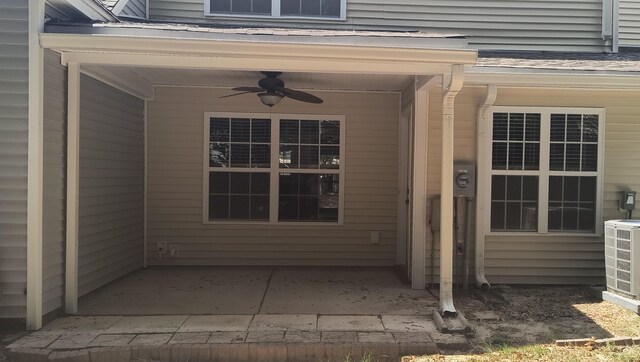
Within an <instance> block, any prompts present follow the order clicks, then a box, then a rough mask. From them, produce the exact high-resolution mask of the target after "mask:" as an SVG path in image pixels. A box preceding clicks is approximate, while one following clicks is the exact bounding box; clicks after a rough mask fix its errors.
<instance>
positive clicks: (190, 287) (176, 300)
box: [78, 267, 272, 315]
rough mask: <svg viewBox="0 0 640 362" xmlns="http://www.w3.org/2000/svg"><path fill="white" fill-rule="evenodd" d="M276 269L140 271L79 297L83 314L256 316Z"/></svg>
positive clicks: (173, 268) (208, 268)
mask: <svg viewBox="0 0 640 362" xmlns="http://www.w3.org/2000/svg"><path fill="white" fill-rule="evenodd" d="M271 272H272V268H248V267H246V268H229V267H224V268H223V267H172V268H149V269H143V270H138V271H136V272H134V273H132V274H130V275H128V276H126V277H124V278H122V279H119V280H117V281H115V282H113V283H111V284H109V285H107V286H105V287H103V288H100V289H98V290H96V291H94V292H92V293H89V294H88V295H86V296H84V297H82V298H80V300H79V303H78V306H79V307H78V314H80V315H158V314H255V313H258V312H259V308H260V302H261V300H262V296H263V295H264V292H265V288H266V287H267V282H268V280H269V275H270V274H271Z"/></svg>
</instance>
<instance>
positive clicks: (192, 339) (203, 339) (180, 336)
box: [169, 332, 211, 344]
mask: <svg viewBox="0 0 640 362" xmlns="http://www.w3.org/2000/svg"><path fill="white" fill-rule="evenodd" d="M210 336H211V333H209V332H188V333H176V334H174V335H173V338H171V340H170V341H169V344H204V343H207V341H208V340H209V337H210Z"/></svg>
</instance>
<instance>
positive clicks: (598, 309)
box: [403, 286, 640, 362]
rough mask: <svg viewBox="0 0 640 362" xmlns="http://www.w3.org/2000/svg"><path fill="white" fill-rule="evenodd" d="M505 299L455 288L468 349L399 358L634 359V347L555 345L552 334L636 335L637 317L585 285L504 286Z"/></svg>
mask: <svg viewBox="0 0 640 362" xmlns="http://www.w3.org/2000/svg"><path fill="white" fill-rule="evenodd" d="M495 290H496V291H497V292H498V293H500V294H501V295H503V296H504V297H505V299H506V301H507V303H505V304H490V305H488V304H485V303H483V302H481V301H480V299H479V298H478V297H477V296H476V295H474V294H473V293H457V295H456V298H454V300H455V304H456V307H457V308H458V309H459V310H460V311H462V312H463V313H464V315H465V316H466V317H467V319H468V320H469V322H470V324H471V325H472V327H473V329H474V337H473V338H472V339H471V343H470V349H469V350H466V351H460V350H458V351H444V352H443V355H440V356H428V357H427V356H424V357H415V356H414V357H407V358H405V359H404V360H403V361H407V362H409V361H420V362H422V361H424V362H426V361H591V360H593V361H640V347H606V348H598V349H594V348H593V347H591V346H580V347H556V346H555V344H554V342H555V340H558V339H574V338H591V337H595V338H608V337H636V336H640V316H638V315H636V314H635V313H633V312H631V311H628V310H626V309H623V308H621V307H618V306H617V305H614V304H611V303H609V302H604V301H602V300H600V299H599V298H597V297H596V295H595V294H594V293H593V291H591V290H590V289H589V288H588V287H575V286H558V287H550V286H545V287H525V286H523V287H508V286H499V287H495Z"/></svg>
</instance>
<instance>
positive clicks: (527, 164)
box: [492, 112, 541, 170]
mask: <svg viewBox="0 0 640 362" xmlns="http://www.w3.org/2000/svg"><path fill="white" fill-rule="evenodd" d="M540 117H541V116H540V114H539V113H499V112H496V113H494V114H493V151H492V165H493V166H492V168H493V169H494V170H538V169H539V168H540Z"/></svg>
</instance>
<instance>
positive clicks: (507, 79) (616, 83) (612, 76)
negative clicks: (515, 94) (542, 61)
mask: <svg viewBox="0 0 640 362" xmlns="http://www.w3.org/2000/svg"><path fill="white" fill-rule="evenodd" d="M639 78H640V72H608V71H576V70H553V69H531V68H508V67H471V68H468V69H467V71H466V72H465V85H471V86H473V85H483V86H484V85H488V84H493V85H497V86H500V87H512V88H521V87H527V88H563V89H572V88H573V89H575V88H585V89H620V90H640V81H639Z"/></svg>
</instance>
